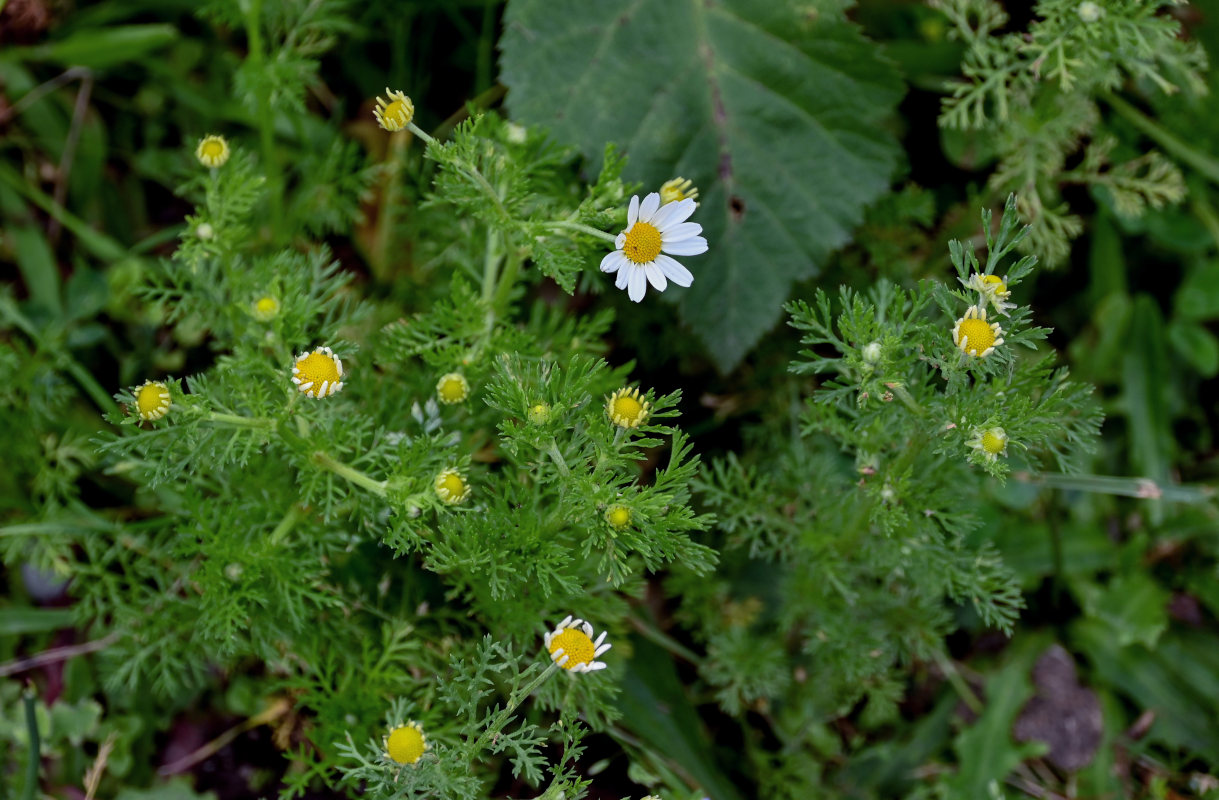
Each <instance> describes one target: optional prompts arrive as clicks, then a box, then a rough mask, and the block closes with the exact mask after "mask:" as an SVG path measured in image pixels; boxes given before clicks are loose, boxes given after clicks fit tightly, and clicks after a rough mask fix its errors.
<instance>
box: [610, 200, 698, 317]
mask: <svg viewBox="0 0 1219 800" xmlns="http://www.w3.org/2000/svg"><path fill="white" fill-rule="evenodd" d="M697 207H698V203H696V202H694V200H692V199H691V198H686V199H684V200H677V201H675V202H672V203H666V204H665V205H664V206H661V204H660V194H659V193H658V192H652V193H651V194H649V195H648V196H647V197H645V198H643V202H642V203H641V202H639V195H634V196H633V197H631V205H630V206H629V207H628V209H627V212H626V230H624V231H623V232H622V233H620V234H618V238H617V239H616V240H615V241H614V246H615V247H616V248H617V249H616V250H614V251H613V252H611V253H609V254H607V255H606V256H605V258H603V259H601V271H602V272H616V273H618V277H617V279H616V280H615V281H614V285H615V286H617V287H618V288H619V289H626V290H627V295H628V296H630V298H631V299H632V300H634V301H635V302H636V303H638V302H639V301H640V300H642V299H643V295H644V292H645V291H647V286H648V284H649V283H650V284H652V288H654V289H655V290H656V291H658V292H663V291H664V290H665V287H667V286H668V285H669V281H673V282H674V283H676V284H677V285H678V286H689V285H690V284H691V283H693V282H694V276H693V275H691V274H690V270H688V269H686V268H685V267H683V266H682V265H681V264H679V263H677V261H675V260H674V259H672V258H670V256H697V255H701V254H702V253H705V252H707V240H706V239H704V238H703V237H702V236H700V235H699V234H701V233H702V232H703V226H702V225H699V224H698V223H696V222H686V220H687V219H689V217H690V215H691V214H693V213H694V209H696V208H697ZM666 253H667V254H668V255H666Z"/></svg>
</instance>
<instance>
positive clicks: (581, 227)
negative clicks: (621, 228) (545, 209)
mask: <svg viewBox="0 0 1219 800" xmlns="http://www.w3.org/2000/svg"><path fill="white" fill-rule="evenodd" d="M544 226H545V227H547V228H566V229H568V230H573V231H579V232H580V233H587V234H588V235H589V236H596V237H597V238H598V239H605V240H606V241H607V242H616V241H618V237H617V236H615V235H614V234H612V233H606V232H605V231H602V230H598V229H596V228H594V227H592V226H591V225H585V224H583V223H580V222H571V221H569V220H565V219H560V220H555V221H554V222H547V223H544Z"/></svg>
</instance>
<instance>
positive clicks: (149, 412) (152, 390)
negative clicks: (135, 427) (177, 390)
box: [135, 383, 169, 419]
mask: <svg viewBox="0 0 1219 800" xmlns="http://www.w3.org/2000/svg"><path fill="white" fill-rule="evenodd" d="M135 405H136V408H137V409H138V410H139V412H140V417H141V418H143V419H160V418H161V417H163V416H165V411H166V410H167V409H168V408H169V390H168V389H166V388H165V384H163V383H146V384H144V385H143V386H141V387H140V390H139V391H138V392H136V394H135Z"/></svg>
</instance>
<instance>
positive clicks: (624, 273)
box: [614, 263, 638, 289]
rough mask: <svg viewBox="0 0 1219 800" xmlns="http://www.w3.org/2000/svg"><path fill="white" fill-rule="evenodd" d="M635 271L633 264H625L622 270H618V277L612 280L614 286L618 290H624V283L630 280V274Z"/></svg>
mask: <svg viewBox="0 0 1219 800" xmlns="http://www.w3.org/2000/svg"><path fill="white" fill-rule="evenodd" d="M637 269H638V267H636V266H635V265H634V264H630V263H627V264H625V265H624V266H623V267H622V269H620V270H618V277H617V278H615V279H614V286H617V287H618V288H619V289H625V288H626V282H627V281H628V280H630V278H631V273H632V272H634V271H635V270H637Z"/></svg>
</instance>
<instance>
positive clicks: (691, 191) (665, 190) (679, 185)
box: [660, 176, 698, 206]
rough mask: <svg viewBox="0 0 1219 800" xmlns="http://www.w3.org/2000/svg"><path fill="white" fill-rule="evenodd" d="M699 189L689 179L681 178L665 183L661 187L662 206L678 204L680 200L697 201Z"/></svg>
mask: <svg viewBox="0 0 1219 800" xmlns="http://www.w3.org/2000/svg"><path fill="white" fill-rule="evenodd" d="M697 199H698V187H697V186H695V185H694V182H693V181H691V180H690V179H689V178H682V177H680V176H678V177H676V178H674V179H673V180H671V181H665V182H664V185H662V186H661V187H660V204H661V205H662V206H663V205H667V204H669V203H676V202H677V201H678V200H697Z"/></svg>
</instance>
